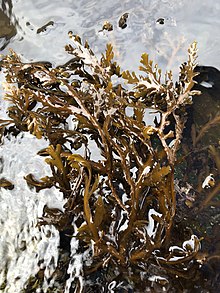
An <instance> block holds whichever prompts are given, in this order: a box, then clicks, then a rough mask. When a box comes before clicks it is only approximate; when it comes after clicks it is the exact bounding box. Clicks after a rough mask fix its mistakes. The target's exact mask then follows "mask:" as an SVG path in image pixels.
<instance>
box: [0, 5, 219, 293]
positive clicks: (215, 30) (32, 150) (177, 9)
mask: <svg viewBox="0 0 220 293" xmlns="http://www.w3.org/2000/svg"><path fill="white" fill-rule="evenodd" d="M1 8H2V9H0V50H1V51H2V52H3V53H6V52H7V51H8V48H13V49H14V50H15V51H16V52H17V53H19V54H22V55H23V56H24V57H25V58H27V59H28V60H34V61H35V60H37V61H38V60H46V61H50V62H52V63H53V64H54V65H56V64H62V63H64V62H65V61H66V54H65V53H64V46H65V45H66V43H68V42H69V40H68V31H70V30H71V31H73V33H74V34H78V35H80V36H82V38H83V39H87V40H88V41H89V43H90V45H91V47H92V49H93V50H94V51H95V53H98V54H99V53H100V52H102V51H103V50H104V48H105V45H106V43H107V42H111V43H112V44H113V45H114V48H115V52H116V58H117V59H118V60H119V62H120V63H121V64H122V66H123V67H124V68H128V69H131V68H132V69H134V68H137V66H138V63H139V58H140V56H141V54H142V53H143V52H145V51H147V52H149V53H150V56H151V58H152V59H153V60H155V61H156V62H158V63H159V64H160V66H161V67H163V68H164V69H166V68H167V69H171V68H172V69H173V68H176V67H177V66H179V64H180V63H181V62H182V61H183V60H185V58H186V57H185V52H186V48H187V47H188V45H189V43H191V42H192V41H193V40H194V39H196V40H197V41H198V43H199V49H200V50H199V62H200V63H201V64H206V65H213V66H215V67H217V68H220V60H219V59H218V56H219V53H220V49H219V48H220V36H219V24H220V19H219V12H220V4H219V3H218V1H214V0H211V1H209V2H208V1H205V0H202V1H199V0H193V1H190V2H189V1H187V0H179V1H175V0H169V1H166V0H163V1H159V0H146V1H144V0H143V1H142V0H125V1H119V0H112V1H106V0H105V1H102V2H100V1H97V0H92V1H88V0H80V1H72V0H67V1H60V0H54V1H46V0H38V1H33V0H31V1H30V0H17V1H15V0H14V1H6V0H4V1H2V7H1ZM124 13H128V18H127V27H126V28H124V29H122V28H120V27H119V25H118V22H119V19H120V17H121V16H122V15H123V14H124ZM105 21H109V22H110V23H111V24H112V26H113V30H111V31H107V30H103V31H101V30H102V27H103V24H104V23H105ZM174 71H175V70H174ZM0 106H1V108H4V107H5V105H4V104H3V102H2V101H0ZM38 143H39V141H34V142H33V138H31V137H28V136H27V137H24V138H21V137H18V138H17V139H13V140H11V141H10V140H9V141H7V140H6V141H5V144H4V146H3V147H2V149H1V153H0V156H1V162H3V164H2V167H1V175H2V176H5V177H7V178H6V179H8V180H11V181H13V182H14V183H16V184H15V186H17V187H16V188H15V189H14V190H13V191H9V190H4V191H3V192H2V193H1V195H0V202H1V207H2V211H1V217H0V225H1V239H0V240H1V241H0V244H1V249H0V256H1V260H2V263H1V269H3V268H4V269H5V270H2V272H1V274H0V282H1V283H0V285H2V284H3V283H2V282H3V281H4V280H5V274H7V271H8V272H9V274H8V275H7V279H8V285H7V286H8V287H6V288H7V290H8V291H7V292H9V293H16V292H21V288H22V286H23V285H24V284H25V282H26V281H28V279H29V278H30V276H31V274H35V273H36V272H38V270H39V268H41V269H42V270H43V269H44V268H45V267H47V268H50V269H51V271H48V272H46V275H47V278H46V279H45V282H44V284H43V286H44V290H45V292H46V289H47V288H48V286H49V285H50V282H51V283H52V281H53V279H51V277H52V275H53V272H54V268H55V267H56V266H57V263H58V259H57V257H58V249H59V247H58V246H59V237H60V236H59V235H58V233H57V231H56V230H55V229H54V230H53V226H52V227H50V228H49V230H50V231H49V232H50V233H49V232H48V230H46V228H45V229H43V228H42V229H41V231H40V232H39V231H38V229H35V225H36V223H37V218H38V217H40V216H41V215H42V210H43V207H44V205H45V204H47V205H51V207H57V205H58V203H60V205H62V204H64V202H63V200H62V196H61V195H60V194H58V193H56V192H55V191H53V192H51V193H42V192H40V193H39V194H36V193H35V192H33V191H30V189H29V188H28V187H27V186H26V183H25V181H24V179H23V176H24V175H26V174H28V173H35V174H36V173H37V171H39V170H41V166H42V162H40V161H39V158H36V157H35V156H34V154H36V152H37V150H39V149H40V148H42V147H43V146H46V145H47V143H46V142H43V144H44V145H43V146H42V145H40V144H39V145H38ZM33 145H34V147H33ZM27 150H28V151H27ZM32 157H33V158H32ZM43 165H45V164H43ZM24 166H26V167H25V168H26V169H24ZM44 171H45V170H41V172H42V173H43V172H44ZM47 171H48V170H47ZM45 173H46V172H45ZM41 175H42V174H41ZM41 175H40V176H41ZM42 176H44V175H42ZM60 209H62V207H60ZM31 229H32V233H33V234H31V235H29V234H28V232H29V231H30V230H31ZM48 234H50V237H47V235H48ZM33 239H34V241H33ZM32 242H33V243H32ZM30 243H32V244H31V245H30ZM24 245H25V247H27V249H26V250H24ZM71 245H72V253H74V249H76V248H77V243H76V241H75V242H74V239H73V241H72V242H71ZM74 245H75V247H74ZM49 252H50V253H49ZM27 255H28V257H27ZM30 260H31V261H30ZM73 262H75V263H76V264H78V271H77V269H76V265H75V267H74V266H72V267H71V266H70V267H69V272H68V273H69V275H70V276H72V275H73V277H72V278H74V274H76V275H77V274H80V270H81V267H80V259H79V260H78V259H75V260H74V259H73ZM49 264H50V265H49ZM22 266H25V269H23V267H22ZM22 271H23V272H22ZM51 280H52V281H51ZM70 285H71V280H70V279H69V283H67V288H66V292H69V291H68V288H69V287H70Z"/></svg>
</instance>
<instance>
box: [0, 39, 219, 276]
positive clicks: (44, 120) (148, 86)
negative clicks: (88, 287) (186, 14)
mask: <svg viewBox="0 0 220 293" xmlns="http://www.w3.org/2000/svg"><path fill="white" fill-rule="evenodd" d="M70 39H71V41H72V43H71V44H69V45H67V46H66V51H67V52H68V54H70V55H72V59H71V60H70V62H67V63H66V64H64V65H62V66H58V67H56V68H52V67H48V66H46V65H45V64H44V63H24V62H23V61H22V60H21V58H20V57H19V56H18V55H17V54H16V53H15V52H14V51H11V53H10V54H9V55H7V56H5V57H4V58H3V68H4V70H5V76H6V81H7V93H6V99H8V100H9V101H10V103H11V105H10V107H9V108H8V116H9V118H10V119H8V120H5V121H3V120H1V121H0V122H1V127H4V129H5V128H7V127H8V124H12V125H15V126H16V127H17V128H18V129H19V131H28V132H30V133H32V134H33V135H34V136H36V137H37V138H38V139H41V138H42V137H44V138H46V139H48V141H49V146H48V147H47V148H46V149H44V150H42V151H41V152H40V153H39V155H43V156H46V160H45V162H46V163H47V164H49V165H50V168H51V172H52V176H47V177H45V178H41V179H40V180H37V179H36V178H35V177H34V175H32V174H29V175H27V176H26V177H25V179H26V181H27V183H28V184H29V185H32V186H34V187H35V188H36V190H37V191H39V190H41V189H44V188H50V187H52V186H54V187H55V188H58V189H59V190H60V191H61V192H63V194H64V197H66V198H67V204H66V205H65V212H64V213H61V212H60V211H57V212H58V213H54V211H53V210H52V209H51V210H50V209H49V208H48V207H45V213H44V217H43V218H42V219H41V220H40V224H51V223H54V225H55V226H56V227H58V229H59V230H60V231H63V230H65V229H66V223H68V225H67V226H68V227H69V226H71V221H72V219H73V217H74V216H73V215H76V214H77V217H78V218H77V228H78V235H77V237H78V238H79V239H80V241H81V242H82V246H84V247H87V246H89V245H91V244H92V245H93V255H92V262H91V264H89V265H88V264H87V265H86V264H85V267H84V269H85V273H86V274H92V273H94V272H95V271H98V270H100V268H105V267H106V266H109V267H111V265H113V267H117V268H119V270H122V271H123V270H124V269H125V268H126V267H130V269H131V271H132V270H133V275H135V272H137V271H138V270H140V271H148V270H149V265H150V264H152V265H153V266H154V267H156V266H159V267H160V268H162V270H163V273H165V274H168V275H169V274H171V275H172V276H176V275H177V276H179V277H181V278H191V277H192V276H193V274H192V273H191V272H192V271H193V270H196V269H197V268H198V262H197V260H198V258H196V256H197V255H198V251H199V248H200V244H199V242H200V241H199V239H198V238H197V237H196V236H192V238H191V241H188V242H187V243H185V242H184V243H185V244H183V247H182V248H179V249H176V250H175V249H174V250H172V251H171V250H170V251H168V249H167V248H168V247H169V246H170V245H171V243H172V239H173V236H172V229H173V226H174V217H175V216H176V189H175V172H176V171H177V170H178V164H179V160H178V151H179V149H180V147H181V139H182V135H183V129H184V125H185V122H186V120H187V116H186V114H185V113H186V107H187V106H188V105H190V104H191V103H192V99H191V97H192V96H193V95H195V94H198V91H195V90H193V86H194V77H195V75H196V73H195V70H194V69H195V67H196V58H197V46H196V43H195V42H194V43H193V44H192V45H191V46H190V47H189V50H188V61H187V62H186V63H184V64H182V66H181V68H180V80H179V81H178V82H176V83H175V82H174V81H173V78H172V72H166V74H165V77H164V78H163V77H162V72H161V70H160V69H159V68H158V65H157V64H153V62H152V60H150V58H149V55H148V54H146V53H144V54H143V55H142V57H141V61H140V62H141V66H140V68H139V69H140V71H141V74H138V73H135V72H129V71H127V70H126V71H121V69H120V66H119V65H118V64H117V63H116V61H114V59H113V58H114V52H113V47H112V46H111V44H108V45H107V48H106V52H105V53H104V54H102V56H101V59H100V60H98V59H97V58H96V56H95V55H94V53H93V51H92V50H91V49H90V47H89V45H88V43H87V42H85V44H83V42H82V40H81V39H80V37H79V36H73V35H72V34H71V33H70ZM11 84H16V85H17V86H12V85H11ZM127 84H130V85H132V88H131V87H130V85H129V86H127ZM128 107H129V108H130V109H132V113H133V114H132V115H127V109H128ZM148 109H152V111H155V112H157V113H159V116H160V119H159V121H155V125H148V124H147V122H146V120H145V115H146V111H147V110H148ZM67 121H71V122H72V123H74V127H73V126H70V125H69V124H68V123H67ZM171 122H172V129H171V130H169V131H168V132H167V127H168V126H169V125H170V123H171ZM204 127H206V129H207V128H208V127H209V126H204ZM206 129H204V131H202V132H201V133H202V134H200V136H201V135H203V132H204V133H205V131H206ZM198 140H199V137H198V136H197V141H198ZM89 141H92V142H93V144H94V145H95V149H96V150H99V151H100V154H101V159H100V158H99V159H97V160H94V159H92V158H91V153H92V152H93V151H94V146H93V148H91V147H90V145H89ZM170 142H171V143H170ZM79 149H83V150H84V155H82V152H80V153H79V151H78V150H79ZM212 153H213V152H212ZM55 214H56V215H55ZM53 219H54V221H53ZM183 241H184V239H183ZM178 244H179V245H180V243H178ZM189 267H191V268H192V269H191V270H189V269H188V268H189ZM158 270H159V269H158ZM130 277H131V278H132V273H131V276H130ZM135 282H136V281H135Z"/></svg>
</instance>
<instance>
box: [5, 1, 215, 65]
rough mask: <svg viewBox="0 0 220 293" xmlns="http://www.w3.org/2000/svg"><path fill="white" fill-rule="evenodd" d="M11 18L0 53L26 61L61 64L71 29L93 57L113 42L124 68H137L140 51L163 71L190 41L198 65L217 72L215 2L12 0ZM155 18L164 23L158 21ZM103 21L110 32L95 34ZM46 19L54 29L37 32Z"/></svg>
mask: <svg viewBox="0 0 220 293" xmlns="http://www.w3.org/2000/svg"><path fill="white" fill-rule="evenodd" d="M6 2H7V1H6ZM125 12H128V13H129V17H128V22H127V24H128V26H127V28H126V29H124V30H122V29H121V28H119V27H118V25H117V24H118V20H119V18H120V16H121V15H122V14H123V13H125ZM11 14H12V17H11V19H12V23H13V24H15V26H16V29H17V34H16V35H15V36H14V37H12V38H11V40H10V43H9V44H8V46H7V47H6V48H5V50H4V52H7V49H8V48H9V47H11V48H13V49H15V50H16V52H18V53H21V54H23V55H24V56H25V58H27V59H29V60H39V59H40V60H49V61H52V62H53V63H56V64H57V63H62V62H63V61H64V59H65V58H66V54H65V53H64V49H63V47H64V45H65V44H66V43H68V41H69V40H68V35H67V33H68V31H70V30H71V31H73V33H74V34H79V35H80V36H82V38H83V39H87V40H88V41H89V43H90V45H91V47H92V48H93V50H94V51H95V52H96V53H97V52H98V53H100V52H102V51H103V50H104V48H105V44H106V43H107V42H109V41H110V42H112V43H113V44H114V47H115V50H116V53H117V58H118V59H119V60H120V62H122V64H123V65H124V66H125V67H128V68H134V67H137V64H138V62H139V59H140V55H141V53H143V52H145V51H147V52H148V53H150V56H151V57H152V58H153V60H155V61H156V62H159V64H160V65H161V66H162V67H163V68H167V67H168V68H175V67H176V66H178V65H179V64H180V62H182V61H184V60H185V58H186V57H185V56H186V48H187V47H188V46H189V44H190V43H191V42H192V41H194V40H196V41H198V44H199V63H201V64H205V65H213V66H215V67H217V68H220V60H219V58H218V56H219V54H220V35H219V27H220V18H219V14H220V2H219V1H215V0H211V1H206V0H203V1H200V0H192V1H187V0H179V1H176V0H169V1H166V0H163V1H161V0H143V1H141V0H136V1H135V0H126V1H118V0H112V1H106V0H105V1H94V0H92V1H88V0H80V1H70V0H69V1H68V0H67V1H60V0H55V1H45V0H44V1H40V0H38V1H30V0H17V1H12V10H11ZM159 18H163V19H164V24H160V23H158V22H157V20H158V19H159ZM106 20H107V21H109V22H111V23H112V24H113V27H114V29H113V31H111V32H108V31H105V32H99V31H100V30H101V28H102V25H103V23H104V21H106ZM48 21H53V22H54V25H52V26H48V27H47V29H46V31H45V32H42V33H39V34H37V30H38V29H39V28H40V27H42V26H43V25H45V24H46V23H48ZM2 25H3V26H4V23H3V24H2ZM3 42H4V41H3Z"/></svg>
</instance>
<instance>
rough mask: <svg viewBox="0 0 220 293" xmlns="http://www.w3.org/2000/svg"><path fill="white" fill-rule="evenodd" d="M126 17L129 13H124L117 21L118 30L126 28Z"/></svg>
mask: <svg viewBox="0 0 220 293" xmlns="http://www.w3.org/2000/svg"><path fill="white" fill-rule="evenodd" d="M128 15H129V13H124V14H123V15H122V16H121V17H120V19H119V21H118V26H119V27H120V28H122V29H124V28H126V27H127V19H128Z"/></svg>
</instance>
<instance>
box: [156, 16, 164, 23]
mask: <svg viewBox="0 0 220 293" xmlns="http://www.w3.org/2000/svg"><path fill="white" fill-rule="evenodd" d="M156 23H158V24H164V23H165V18H163V17H160V18H158V19H157V21H156Z"/></svg>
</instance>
